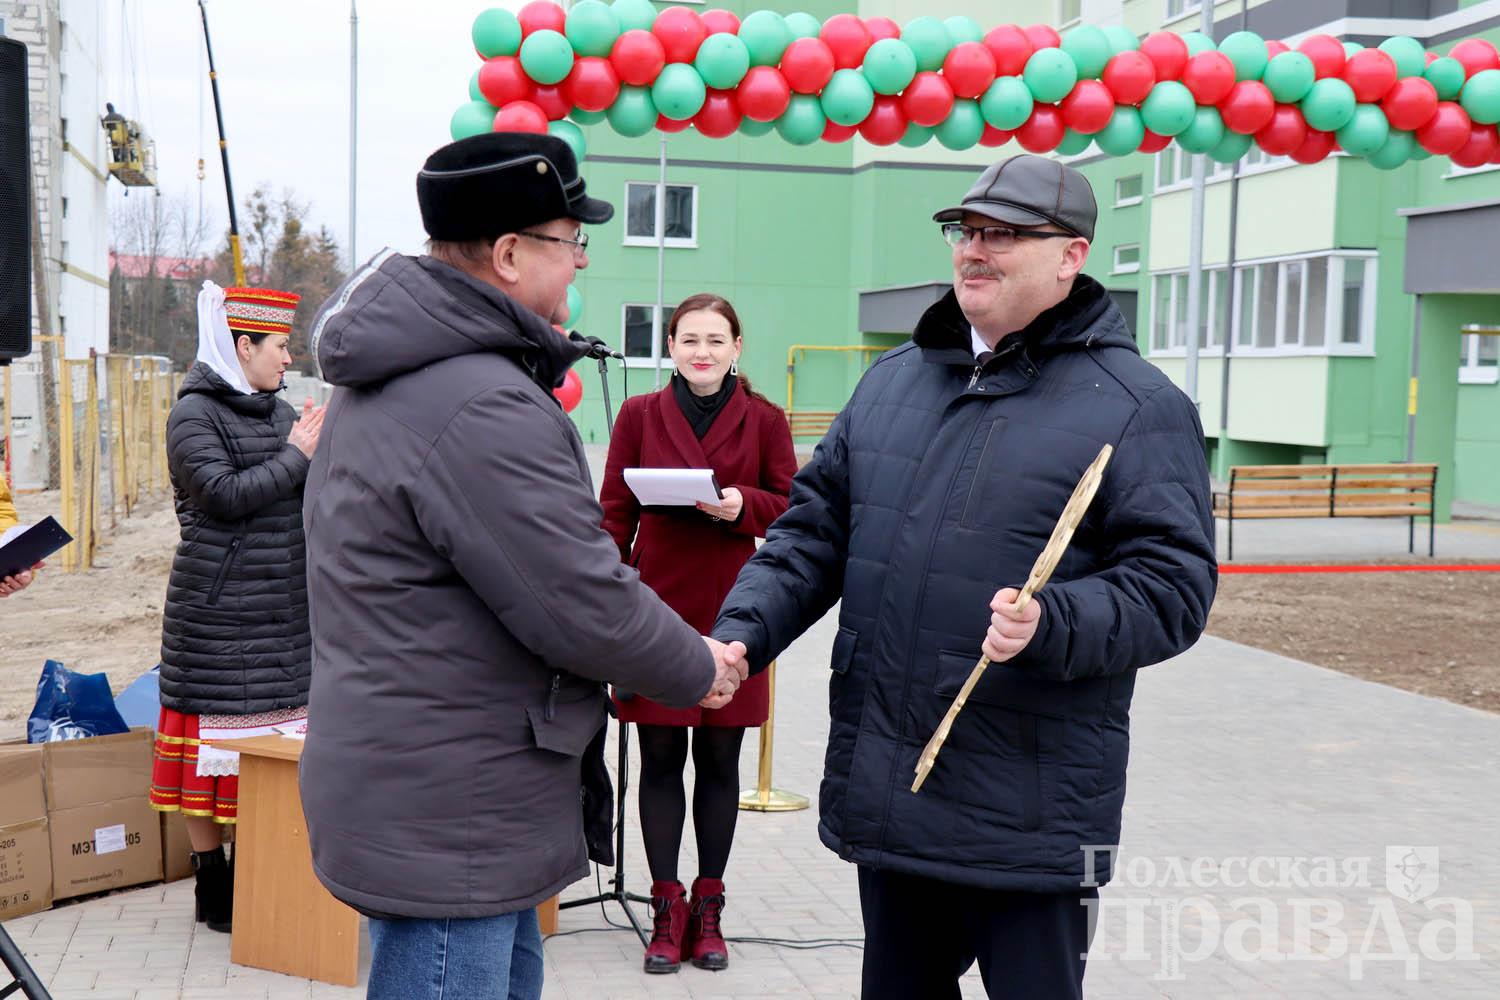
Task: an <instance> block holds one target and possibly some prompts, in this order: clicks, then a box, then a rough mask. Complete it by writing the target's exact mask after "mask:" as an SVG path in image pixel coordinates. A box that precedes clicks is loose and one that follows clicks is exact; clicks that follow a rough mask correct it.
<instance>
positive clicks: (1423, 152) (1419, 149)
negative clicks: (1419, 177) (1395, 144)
mask: <svg viewBox="0 0 1500 1000" xmlns="http://www.w3.org/2000/svg"><path fill="white" fill-rule="evenodd" d="M1413 138H1415V136H1413ZM1411 159H1412V162H1413V163H1415V162H1417V161H1418V160H1430V159H1432V154H1431V153H1429V152H1427V149H1426V148H1425V147H1424V146H1423V145H1422V144H1421V143H1420V142H1419V143H1417V144H1416V145H1415V146H1413V147H1412V150H1411Z"/></svg>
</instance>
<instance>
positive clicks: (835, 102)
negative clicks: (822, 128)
mask: <svg viewBox="0 0 1500 1000" xmlns="http://www.w3.org/2000/svg"><path fill="white" fill-rule="evenodd" d="M818 100H819V102H820V103H821V104H822V106H823V114H825V115H827V116H828V120H829V121H831V122H833V123H835V124H837V125H858V124H859V123H860V122H862V121H864V120H865V117H866V116H867V115H869V113H870V109H871V108H873V107H874V106H875V91H874V90H873V89H872V88H871V87H870V81H869V80H866V79H865V75H864V74H863V73H861V72H860V71H859V70H857V69H841V70H838V71H837V72H835V73H834V74H833V77H832V78H831V79H830V80H829V81H828V83H827V84H825V85H824V87H823V94H822V96H821V97H819V98H818Z"/></svg>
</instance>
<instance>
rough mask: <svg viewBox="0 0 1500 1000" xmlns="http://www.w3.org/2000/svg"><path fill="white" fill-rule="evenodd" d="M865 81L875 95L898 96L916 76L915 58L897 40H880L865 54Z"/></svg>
mask: <svg viewBox="0 0 1500 1000" xmlns="http://www.w3.org/2000/svg"><path fill="white" fill-rule="evenodd" d="M863 72H864V74H865V79H866V80H869V81H870V86H871V87H872V88H873V89H874V91H875V93H877V94H887V95H889V94H899V93H901V91H903V90H905V89H906V85H907V84H908V83H911V81H912V77H914V76H916V75H917V56H916V53H914V52H912V50H911V46H910V45H907V44H906V43H905V42H903V41H902V40H901V39H899V38H882V39H881V40H880V41H878V42H876V43H875V44H874V45H871V46H870V48H869V51H867V52H866V53H865V63H864V67H863Z"/></svg>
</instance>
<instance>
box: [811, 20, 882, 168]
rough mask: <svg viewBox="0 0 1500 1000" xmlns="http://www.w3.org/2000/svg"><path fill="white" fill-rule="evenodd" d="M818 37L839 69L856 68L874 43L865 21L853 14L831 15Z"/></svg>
mask: <svg viewBox="0 0 1500 1000" xmlns="http://www.w3.org/2000/svg"><path fill="white" fill-rule="evenodd" d="M818 37H819V38H821V39H823V41H824V43H825V44H827V46H828V48H829V49H830V50H832V52H833V61H834V65H835V66H837V67H838V68H839V69H858V68H859V66H860V64H861V63H863V62H864V61H865V52H867V51H868V50H869V48H870V46H871V45H873V44H874V43H875V39H874V38H872V37H871V36H870V29H869V28H867V27H866V26H865V22H863V21H861V20H860V19H859V18H858V17H856V16H855V15H853V14H835V15H833V16H832V17H830V18H829V19H828V20H826V21H824V22H823V27H822V29H821V30H820V31H819V32H818ZM839 141H842V140H839Z"/></svg>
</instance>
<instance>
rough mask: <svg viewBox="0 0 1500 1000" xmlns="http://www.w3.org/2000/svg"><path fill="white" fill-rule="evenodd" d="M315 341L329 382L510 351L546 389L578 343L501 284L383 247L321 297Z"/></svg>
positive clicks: (576, 354)
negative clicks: (498, 286) (495, 285)
mask: <svg viewBox="0 0 1500 1000" xmlns="http://www.w3.org/2000/svg"><path fill="white" fill-rule="evenodd" d="M312 347H313V352H314V354H315V355H316V357H317V359H318V366H319V368H320V370H321V371H322V374H323V378H324V379H325V380H326V381H329V382H332V383H333V384H334V385H342V386H351V387H353V386H364V385H372V384H375V383H379V382H384V381H386V380H388V379H391V378H394V377H396V376H397V375H401V374H404V373H406V372H410V371H415V370H416V369H418V368H422V367H424V366H425V365H430V364H433V363H435V362H438V361H444V360H447V359H448V358H453V357H459V356H461V355H465V354H480V353H486V352H489V353H498V354H505V355H508V356H510V357H512V358H513V359H514V360H515V361H516V363H517V364H519V365H521V366H522V367H524V368H525V369H526V370H527V371H528V372H530V374H531V377H532V378H533V380H535V381H536V382H537V384H539V385H541V386H543V387H544V388H548V389H550V388H552V387H554V386H556V385H558V384H560V382H561V380H562V377H563V375H564V374H566V373H567V370H568V368H569V367H570V366H571V365H572V364H573V363H574V362H575V361H577V360H578V359H579V358H581V357H582V356H583V349H582V348H580V347H579V346H578V345H577V344H575V343H574V342H571V341H569V340H567V339H566V338H564V337H562V336H561V335H559V334H558V333H557V331H556V330H554V329H553V328H552V326H551V325H550V324H549V323H548V322H547V321H546V320H545V319H543V318H542V317H541V316H538V315H537V314H536V313H534V312H532V311H531V310H530V309H527V308H526V307H525V306H522V305H521V304H520V303H518V302H516V301H515V300H514V299H512V298H510V297H509V296H508V295H506V294H505V293H504V292H501V291H500V290H499V289H496V288H493V287H491V286H489V285H486V284H484V283H483V282H481V281H476V280H475V279H473V278H471V277H469V276H468V275H466V274H464V273H463V272H462V271H459V270H458V269H457V268H454V267H450V266H449V265H447V264H444V263H442V262H441V261H438V260H434V259H433V258H431V257H407V256H403V255H400V254H397V253H395V252H394V251H390V250H386V251H382V252H381V253H380V254H377V255H376V256H375V257H373V258H371V260H370V261H369V262H368V263H367V264H365V266H364V267H362V268H360V269H359V270H358V271H356V272H355V273H354V274H353V275H352V276H351V277H350V278H349V279H348V280H347V281H345V282H344V284H343V285H342V286H341V287H340V288H339V290H338V291H337V292H335V293H334V295H333V297H332V298H331V299H329V300H328V301H327V302H325V303H323V306H322V308H321V309H319V310H318V316H317V319H316V320H314V322H313V328H312Z"/></svg>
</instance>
